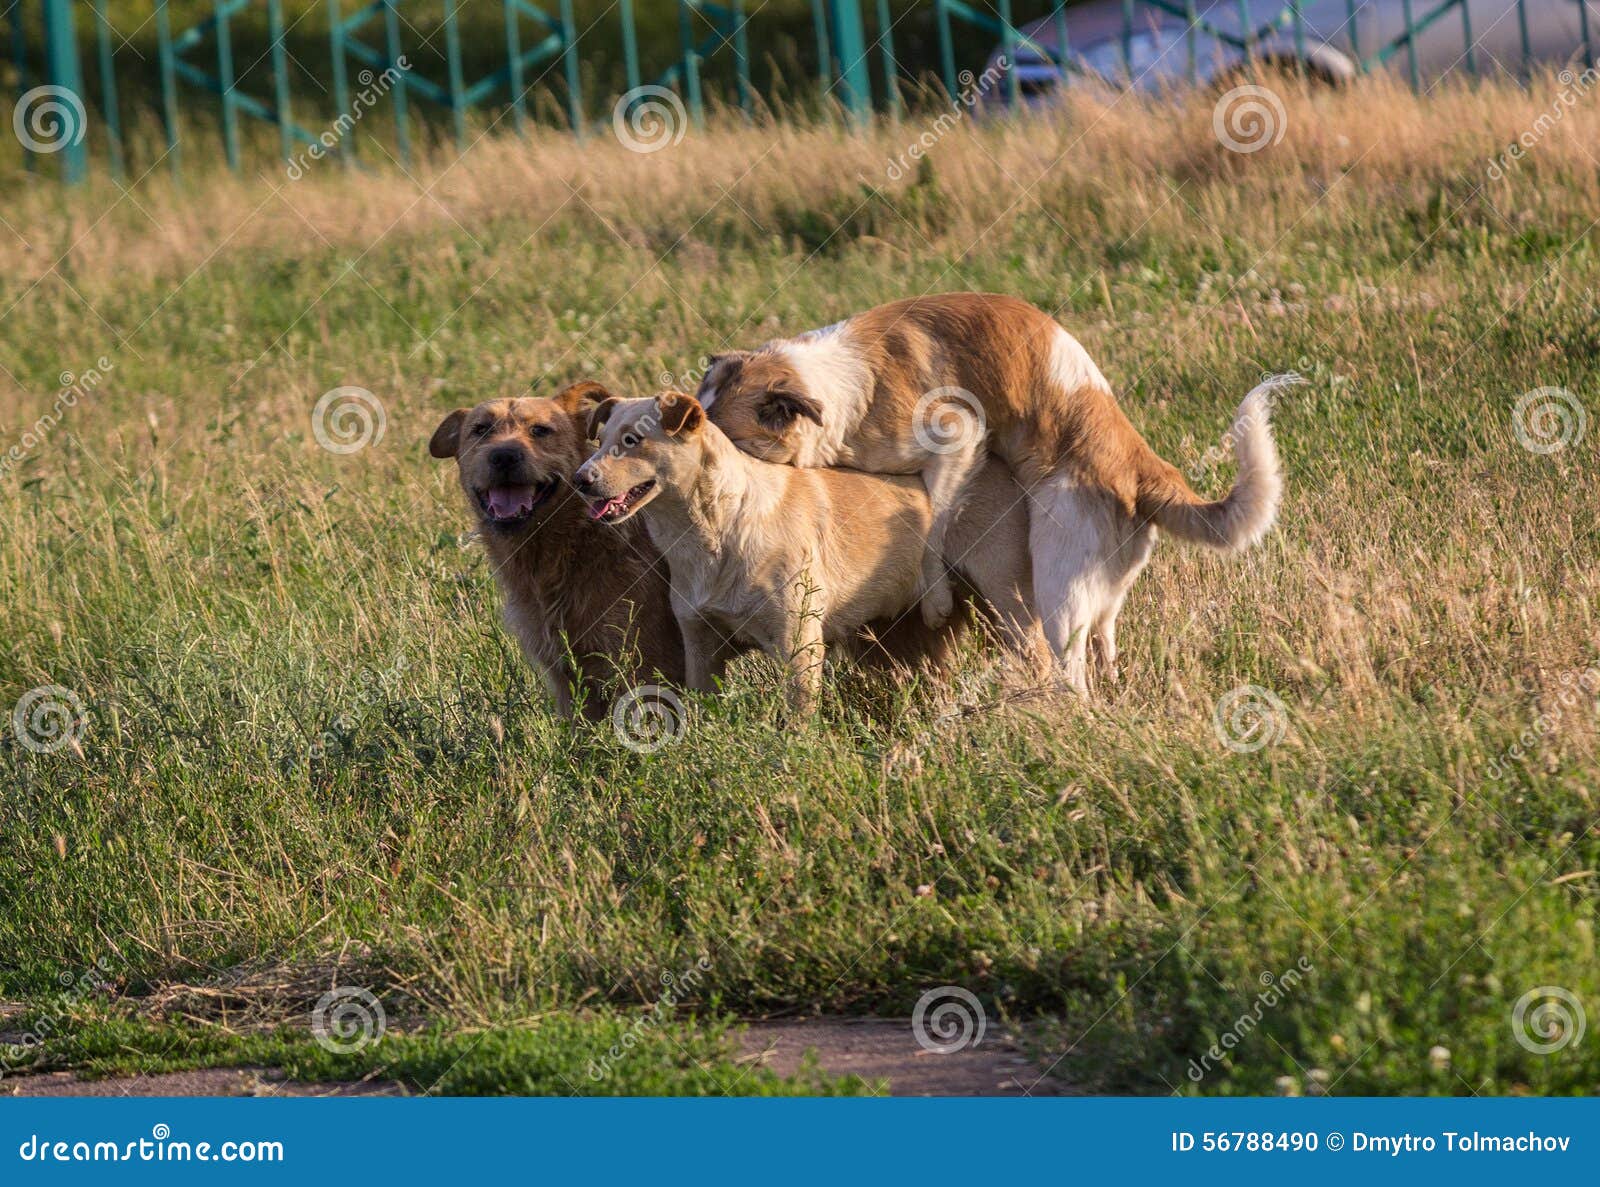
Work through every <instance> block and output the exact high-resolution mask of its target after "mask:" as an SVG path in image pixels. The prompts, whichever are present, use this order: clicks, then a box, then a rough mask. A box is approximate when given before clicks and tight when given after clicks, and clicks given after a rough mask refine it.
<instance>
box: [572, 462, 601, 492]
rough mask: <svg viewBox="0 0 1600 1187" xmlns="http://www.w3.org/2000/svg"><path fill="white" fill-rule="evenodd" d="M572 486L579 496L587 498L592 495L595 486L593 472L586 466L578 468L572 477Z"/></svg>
mask: <svg viewBox="0 0 1600 1187" xmlns="http://www.w3.org/2000/svg"><path fill="white" fill-rule="evenodd" d="M572 485H573V486H575V487H577V488H578V493H579V494H580V495H585V496H587V495H592V494H594V488H595V485H596V483H595V480H594V471H593V470H591V469H589V467H588V466H579V467H578V472H577V473H576V474H574V475H573V476H572Z"/></svg>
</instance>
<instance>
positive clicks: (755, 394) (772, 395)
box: [699, 350, 822, 465]
mask: <svg viewBox="0 0 1600 1187" xmlns="http://www.w3.org/2000/svg"><path fill="white" fill-rule="evenodd" d="M699 398H700V403H701V404H702V405H703V406H704V407H705V410H706V414H707V415H708V416H710V417H711V422H712V423H713V424H715V425H716V426H717V428H719V429H721V430H722V431H723V432H724V433H726V434H727V435H728V440H730V441H732V442H733V443H734V444H735V445H737V446H738V447H739V448H740V449H742V450H744V451H745V452H746V453H748V454H750V455H751V456H753V457H758V458H760V459H762V460H763V461H767V462H776V463H778V464H780V465H791V464H793V463H794V461H795V456H796V454H797V453H798V452H799V449H800V444H801V433H802V432H803V431H804V426H803V425H802V423H801V422H803V421H811V422H812V423H813V424H815V425H817V426H818V427H819V428H820V427H821V425H822V405H820V404H818V403H817V402H816V400H814V399H813V398H812V397H811V396H810V395H808V394H807V392H806V389H805V384H804V382H802V380H801V378H800V375H799V373H798V372H797V371H796V370H795V368H794V365H793V364H792V363H790V362H789V360H788V359H786V358H785V357H784V356H783V355H782V354H781V353H778V352H776V351H767V350H761V351H755V352H751V351H746V350H739V351H733V352H731V353H728V354H718V355H712V356H711V361H710V365H709V366H708V367H707V368H706V373H705V377H704V378H703V379H701V380H700V395H699Z"/></svg>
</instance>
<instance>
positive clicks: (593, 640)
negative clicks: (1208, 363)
mask: <svg viewBox="0 0 1600 1187" xmlns="http://www.w3.org/2000/svg"><path fill="white" fill-rule="evenodd" d="M1292 382H1298V379H1297V377H1295V376H1282V377H1279V378H1277V379H1271V380H1268V381H1266V382H1264V383H1262V384H1260V385H1259V386H1257V387H1256V388H1255V389H1254V390H1253V391H1251V392H1250V393H1249V395H1247V396H1246V397H1245V399H1244V402H1243V403H1242V404H1241V405H1240V407H1239V411H1238V413H1237V416H1236V418H1235V421H1234V424H1233V428H1232V431H1231V434H1230V436H1231V439H1232V441H1233V445H1234V449H1235V452H1236V454H1237V457H1238V463H1239V475H1238V479H1237V481H1236V482H1235V484H1234V487H1233V489H1232V490H1231V491H1230V492H1229V493H1228V494H1227V496H1226V497H1224V498H1222V499H1220V500H1216V501H1207V500H1205V499H1202V498H1200V496H1198V495H1196V494H1195V492H1194V491H1193V490H1191V489H1190V487H1189V485H1188V483H1187V482H1185V481H1184V479H1183V476H1182V475H1181V474H1180V473H1179V472H1178V471H1177V469H1175V468H1174V467H1173V466H1172V465H1170V464H1169V463H1167V462H1166V461H1164V460H1162V459H1161V458H1160V457H1159V456H1157V455H1156V453H1155V451H1154V450H1152V449H1151V448H1150V446H1149V445H1148V444H1147V443H1146V442H1145V440H1144V438H1143V437H1141V436H1140V435H1139V433H1138V432H1137V431H1136V430H1135V429H1134V427H1133V426H1132V424H1130V423H1129V421H1128V419H1127V417H1126V416H1125V415H1124V414H1123V412H1122V409H1121V408H1120V407H1119V406H1118V404H1117V402H1116V399H1115V397H1114V396H1113V395H1112V394H1111V388H1110V385H1109V384H1108V383H1107V382H1106V379H1105V377H1104V376H1103V375H1102V374H1101V373H1100V370H1099V368H1098V367H1096V366H1095V364H1094V362H1093V361H1092V360H1091V359H1090V358H1089V356H1088V354H1087V352H1085V351H1084V349H1083V347H1082V346H1080V345H1079V344H1078V342H1077V340H1076V339H1075V338H1073V337H1072V336H1071V335H1070V334H1068V333H1067V331H1066V330H1064V329H1062V328H1061V326H1059V325H1058V324H1057V323H1056V322H1055V321H1054V320H1053V319H1052V318H1050V317H1049V316H1048V315H1046V314H1045V313H1043V312H1042V311H1040V310H1038V309H1035V308H1034V307H1033V306H1031V305H1028V304H1026V303H1024V302H1022V301H1018V300H1016V299H1014V298H1010V297H1002V296H990V295H985V294H980V293H955V294H948V295H944V296H936V297H920V298H915V299H912V300H907V301H897V302H894V303H893V304H889V305H884V306H880V307H879V308H877V309H872V310H868V311H867V312H865V313H862V314H858V315H856V316H855V317H852V318H849V319H847V320H846V321H843V322H839V323H837V324H835V325H833V326H829V327H827V328H826V329H823V330H817V331H812V332H810V333H807V334H802V335H800V336H798V337H794V338H785V339H780V340H777V341H773V342H768V343H767V344H765V345H763V346H760V347H758V348H756V349H755V350H749V351H734V352H731V353H726V354H719V355H716V356H713V357H712V359H711V360H710V363H709V366H708V367H707V370H706V373H705V376H704V378H703V379H702V381H701V384H700V388H699V396H698V398H696V397H691V396H687V395H684V394H682V393H678V392H669V393H666V394H664V395H661V396H659V397H654V398H644V399H631V400H622V399H619V398H617V397H615V396H612V395H611V394H610V393H609V392H607V391H606V390H605V389H604V388H603V387H601V386H600V385H599V384H596V383H579V384H574V385H573V386H572V387H569V388H567V389H566V390H565V391H563V392H561V393H560V394H559V395H558V396H556V397H555V398H554V399H533V398H521V399H510V400H491V401H489V402H487V403H484V404H480V405H478V406H477V407H476V408H471V409H465V408H463V409H457V410H456V411H454V412H452V413H450V415H449V416H447V417H446V418H445V419H444V422H443V423H442V424H440V425H439V428H438V430H437V431H436V432H435V433H434V436H433V440H432V442H431V443H430V451H431V452H432V453H433V455H434V456H435V457H454V458H455V459H456V460H457V464H458V468H459V475H460V481H461V486H462V489H463V491H464V492H465V494H466V496H467V499H468V502H469V505H470V506H471V507H472V509H473V511H474V513H475V514H476V516H477V518H478V520H479V523H480V526H481V529H482V535H483V538H484V540H485V543H486V545H487V547H488V551H489V555H490V558H491V560H492V561H493V563H494V570H495V576H496V579H497V581H498V582H499V584H500V586H501V589H502V591H503V593H504V595H505V599H506V619H507V623H508V625H509V626H510V628H511V630H512V632H513V634H515V635H516V637H517V638H518V640H519V642H520V643H521V644H522V647H523V650H524V652H525V653H526V654H527V656H528V658H529V660H530V661H531V662H532V663H533V664H534V666H535V667H536V668H538V669H539V671H540V672H541V674H542V675H543V676H544V678H545V680H546V682H547V683H548V684H549V685H550V687H551V691H552V693H553V695H554V696H555V698H556V702H557V705H558V707H559V708H561V709H562V711H563V712H570V711H571V709H572V707H573V704H574V693H575V692H576V693H578V694H579V695H580V697H581V699H582V702H583V704H584V706H585V711H586V712H588V713H590V714H591V715H600V714H603V713H604V712H605V709H606V704H607V702H606V699H605V689H606V688H607V687H608V686H609V685H611V684H613V683H615V682H618V681H620V682H621V683H623V684H626V685H628V686H633V685H635V684H638V683H647V682H653V681H655V680H665V681H670V682H687V684H688V685H689V687H691V688H694V689H699V690H706V691H709V690H711V689H713V688H714V687H715V685H716V682H717V680H718V678H719V677H720V676H721V674H722V671H723V669H724V668H725V666H726V665H727V663H728V661H729V660H730V659H731V658H732V657H733V656H734V655H736V654H738V653H739V652H740V651H742V650H746V649H749V648H751V647H760V648H761V649H763V650H765V651H767V652H768V653H769V654H772V655H774V656H777V657H778V658H780V659H781V660H783V661H784V662H785V663H786V665H787V666H788V668H789V672H790V680H791V685H790V691H791V697H792V699H793V701H794V703H795V704H796V705H797V706H799V707H801V708H809V707H810V706H811V705H813V704H814V703H815V699H816V694H817V690H818V688H819V685H820V682H821V677H822V662H823V656H824V654H825V651H826V650H827V648H829V647H830V646H832V645H836V644H843V645H845V646H846V648H847V649H851V650H853V651H856V652H858V653H860V652H862V651H863V650H867V651H871V652H875V653H876V654H877V655H878V656H879V657H880V658H881V657H883V655H884V654H885V652H887V653H888V655H889V657H890V658H892V659H893V660H895V661H897V662H899V663H903V664H906V665H908V666H912V665H915V664H917V663H919V662H923V661H932V662H935V663H937V662H938V661H939V660H940V659H941V658H942V657H943V656H945V655H947V654H948V652H949V650H950V644H951V640H952V639H953V637H954V635H953V630H954V627H953V625H952V619H951V611H952V609H953V607H954V605H955V597H954V588H953V586H952V580H954V581H955V582H956V583H958V584H959V586H960V590H961V592H962V594H963V600H964V602H970V603H975V604H977V605H979V606H981V607H983V608H984V609H985V610H986V611H987V612H988V613H989V615H990V617H991V618H992V619H993V620H994V621H995V622H996V623H997V624H998V626H999V630H1000V633H1001V635H1002V637H1003V639H1004V640H1005V642H1006V644H1007V645H1008V647H1009V648H1011V649H1012V650H1014V651H1015V652H1016V653H1017V654H1018V655H1019V656H1021V657H1022V658H1023V659H1024V660H1025V661H1026V662H1027V663H1028V664H1029V665H1030V666H1031V667H1032V668H1033V669H1034V670H1035V671H1036V672H1039V673H1041V674H1042V673H1043V671H1044V670H1046V669H1047V668H1048V667H1050V666H1051V665H1053V664H1054V663H1055V662H1056V661H1057V660H1059V662H1060V664H1061V667H1062V670H1063V675H1064V677H1065V679H1066V681H1067V683H1068V684H1069V685H1070V686H1071V687H1072V688H1074V689H1076V690H1077V691H1078V692H1080V693H1084V694H1087V692H1088V683H1089V667H1088V648H1089V645H1090V643H1091V641H1092V643H1093V646H1094V649H1095V653H1096V656H1097V658H1098V661H1099V665H1098V670H1099V672H1100V673H1101V674H1103V675H1104V676H1106V677H1107V678H1108V679H1114V678H1115V675H1116V658H1117V644H1116V623H1117V615H1118V614H1119V612H1120V611H1121V609H1122V604H1123V601H1124V599H1125V598H1126V597H1127V595H1128V591H1129V589H1130V587H1131V586H1132V584H1133V582H1134V580H1135V578H1137V577H1138V575H1139V572H1140V570H1141V569H1143V567H1144V565H1145V563H1146V562H1147V561H1148V560H1149V558H1150V553H1151V550H1152V549H1153V547H1154V545H1155V540H1156V533H1157V530H1158V529H1165V530H1166V531H1167V532H1168V533H1170V534H1171V535H1173V536H1176V537H1177V538H1179V539H1182V540H1187V541H1190V542H1193V543H1198V544H1204V545H1208V546H1210V547H1213V548H1217V549H1221V550H1224V551H1234V550H1239V549H1243V548H1246V547H1249V546H1250V545H1252V544H1254V543H1255V542H1256V541H1257V540H1259V539H1260V538H1261V537H1262V536H1263V535H1264V534H1265V533H1266V532H1267V530H1268V529H1269V528H1270V527H1271V526H1272V523H1273V521H1274V519H1275V517H1276V515H1277V510H1278V504H1279V500H1280V498H1281V495H1282V487H1283V482H1282V477H1281V475H1280V472H1279V464H1278V454H1277V448H1276V446H1275V444H1274V442H1273V439H1272V430H1271V427H1270V424H1269V415H1270V411H1271V396H1272V394H1273V390H1274V389H1275V388H1276V387H1278V386H1280V385H1282V384H1285V383H1292ZM952 417H953V418H954V430H955V431H953V432H952V431H951V429H952ZM597 436H598V437H599V438H600V448H599V449H598V450H596V451H594V452H592V453H589V445H588V442H589V440H590V439H591V438H594V437H597ZM586 453H588V454H589V455H588V456H587V460H585V454H586ZM845 467H848V468H845ZM586 507H587V511H586Z"/></svg>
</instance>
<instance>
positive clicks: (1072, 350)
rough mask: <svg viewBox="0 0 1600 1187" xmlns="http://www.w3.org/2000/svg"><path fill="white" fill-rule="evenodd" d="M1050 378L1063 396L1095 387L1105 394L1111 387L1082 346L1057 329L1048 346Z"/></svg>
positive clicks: (1063, 331)
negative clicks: (1053, 339)
mask: <svg viewBox="0 0 1600 1187" xmlns="http://www.w3.org/2000/svg"><path fill="white" fill-rule="evenodd" d="M1050 378H1051V380H1053V381H1054V382H1055V384H1056V386H1057V387H1058V388H1059V389H1060V391H1061V392H1062V394H1064V395H1070V394H1071V393H1073V392H1076V391H1081V390H1082V389H1083V388H1086V387H1097V388H1099V389H1100V390H1102V391H1107V392H1109V391H1110V390H1111V385H1110V384H1109V383H1107V382H1106V377H1105V376H1104V375H1102V374H1101V373H1100V368H1099V367H1097V366H1095V365H1094V360H1093V359H1092V358H1090V357H1089V352H1088V351H1087V350H1085V349H1084V348H1083V344H1082V343H1081V342H1079V341H1078V340H1077V339H1076V338H1074V337H1073V336H1072V335H1071V334H1069V333H1067V332H1066V331H1065V330H1063V329H1059V328H1058V329H1057V330H1056V337H1055V341H1054V342H1052V343H1051V344H1050Z"/></svg>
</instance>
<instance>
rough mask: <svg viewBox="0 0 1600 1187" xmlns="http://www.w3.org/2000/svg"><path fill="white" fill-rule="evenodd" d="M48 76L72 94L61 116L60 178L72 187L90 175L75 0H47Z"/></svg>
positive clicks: (45, 10) (50, 81)
mask: <svg viewBox="0 0 1600 1187" xmlns="http://www.w3.org/2000/svg"><path fill="white" fill-rule="evenodd" d="M44 52H45V66H46V70H45V77H46V78H47V79H48V80H49V85H51V86H54V87H60V88H62V89H63V90H66V91H68V92H70V93H71V95H72V98H73V99H74V100H76V102H75V103H68V104H67V105H66V106H67V110H66V111H65V112H64V113H63V115H62V123H61V139H62V141H63V143H62V147H61V150H60V151H61V177H62V180H63V181H66V182H68V183H70V184H72V185H76V184H78V183H79V182H81V181H83V179H84V178H85V177H87V176H88V173H89V150H88V147H87V146H86V145H85V144H84V137H85V135H86V134H87V133H88V130H89V129H88V127H87V126H86V124H87V117H86V114H85V108H84V106H83V69H82V67H81V66H80V65H79V63H78V39H77V37H76V35H75V34H74V33H73V31H72V0H44Z"/></svg>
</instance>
